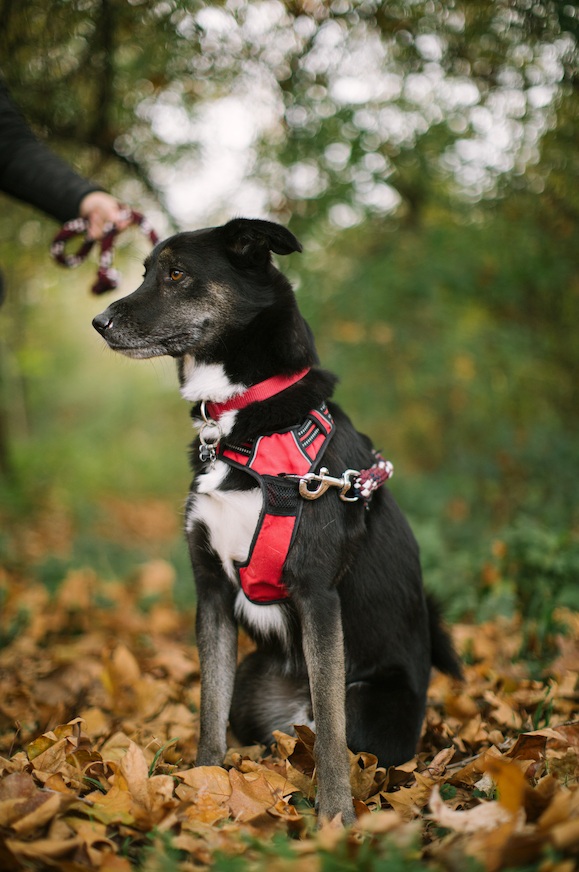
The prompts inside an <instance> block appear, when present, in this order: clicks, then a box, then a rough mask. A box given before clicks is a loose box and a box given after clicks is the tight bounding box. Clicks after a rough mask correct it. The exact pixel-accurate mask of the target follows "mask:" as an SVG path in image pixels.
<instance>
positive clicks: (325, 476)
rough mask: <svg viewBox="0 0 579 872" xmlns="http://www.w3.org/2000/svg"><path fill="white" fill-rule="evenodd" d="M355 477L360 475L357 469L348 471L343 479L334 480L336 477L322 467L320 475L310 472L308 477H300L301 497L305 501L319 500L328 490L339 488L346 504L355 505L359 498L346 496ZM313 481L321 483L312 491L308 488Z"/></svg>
mask: <svg viewBox="0 0 579 872" xmlns="http://www.w3.org/2000/svg"><path fill="white" fill-rule="evenodd" d="M354 475H359V472H358V471H357V470H356V469H347V470H346V471H345V473H344V474H343V476H342V477H341V478H334V476H331V475H329V470H328V469H326V467H325V466H322V468H321V469H320V471H319V473H315V472H308V473H306V475H302V476H300V478H299V482H300V485H299V492H300V496H302V497H304V499H306V500H317V499H318V497H321V496H322V494H325V492H326V491H327V490H328V488H330V487H339V488H340V493H339V497H340V499H341V500H343V501H344V502H345V503H355V502H356V500H357V499H358V497H349V496H346V494H347V493H348V491H349V490H350V488H351V487H352V481H351V478H352V476H354ZM296 478H297V476H296ZM312 481H313V482H319V484H318V487H317V488H316V489H315V490H310V488H309V487H308V484H309V482H312Z"/></svg>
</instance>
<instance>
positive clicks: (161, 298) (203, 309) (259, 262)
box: [93, 218, 302, 361]
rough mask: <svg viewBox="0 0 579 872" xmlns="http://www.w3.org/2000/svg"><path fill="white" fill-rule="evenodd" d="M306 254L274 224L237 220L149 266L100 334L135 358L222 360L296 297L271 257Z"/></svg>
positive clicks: (101, 319) (179, 243) (174, 247)
mask: <svg viewBox="0 0 579 872" xmlns="http://www.w3.org/2000/svg"><path fill="white" fill-rule="evenodd" d="M301 250H302V247H301V245H300V243H299V242H298V240H297V239H296V238H295V236H294V235H293V234H292V233H290V231H289V230H287V229H286V228H285V227H282V226H281V225H279V224H274V223H272V222H270V221H261V220H254V219H248V218H235V219H234V220H233V221H230V222H229V223H228V224H225V225H223V226H222V227H211V228H209V229H206V230H196V231H194V232H190V233H178V234H177V235H176V236H172V237H171V238H170V239H167V240H165V241H164V242H161V243H159V245H157V246H156V247H155V249H154V250H153V252H152V253H151V254H150V256H149V257H148V258H147V259H146V261H145V275H144V278H143V283H142V284H141V286H140V287H139V288H137V290H136V291H134V293H132V294H130V295H129V296H128V297H124V298H123V299H121V300H117V301H116V302H115V303H112V304H111V305H110V306H109V307H108V308H107V309H106V310H105V311H104V312H102V313H101V314H100V315H97V317H96V318H95V319H94V320H93V326H94V327H95V329H96V330H98V332H99V333H100V334H101V335H102V336H103V337H104V338H105V340H106V341H107V343H108V345H109V346H110V348H112V349H113V350H114V351H119V352H121V353H122V354H125V355H127V356H128V357H134V358H148V357H159V356H161V355H170V356H171V357H183V356H184V355H192V356H194V357H195V358H197V359H204V360H207V361H212V360H217V359H219V358H220V356H221V355H222V354H223V351H222V350H221V351H220V348H221V349H222V348H223V347H224V346H225V345H226V344H227V341H228V339H230V338H231V337H234V336H235V335H239V334H240V333H241V332H242V331H243V330H244V329H245V328H247V327H248V325H250V324H251V323H252V322H253V321H254V320H255V319H256V318H257V316H259V315H260V314H261V313H263V312H265V311H266V310H269V309H271V308H272V307H274V306H275V304H276V303H277V304H282V305H283V303H284V300H285V303H286V305H287V302H288V299H289V298H288V294H289V295H290V296H293V293H292V292H291V288H290V286H289V284H288V282H287V281H286V279H285V278H284V277H283V276H282V274H281V273H280V272H279V271H278V270H277V269H276V268H275V267H274V266H273V264H272V262H271V252H272V251H273V252H275V253H276V254H291V253H292V252H294V251H301Z"/></svg>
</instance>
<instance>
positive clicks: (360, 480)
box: [280, 451, 394, 508]
mask: <svg viewBox="0 0 579 872" xmlns="http://www.w3.org/2000/svg"><path fill="white" fill-rule="evenodd" d="M372 454H373V455H374V458H375V460H376V462H375V463H374V464H373V465H372V466H371V467H370V468H369V469H361V470H357V469H347V470H346V471H345V472H344V473H343V474H342V476H341V477H340V478H335V477H334V476H333V475H330V474H329V470H328V469H326V467H325V466H322V468H321V469H320V471H319V472H307V473H306V474H305V475H297V474H291V473H280V474H281V475H283V476H284V478H290V479H294V480H295V481H298V482H299V492H300V496H302V497H303V498H304V499H306V500H317V499H318V498H319V497H321V496H322V494H325V492H326V491H327V490H328V488H330V487H339V488H340V493H339V497H340V499H341V500H343V501H344V502H345V503H355V502H356V501H357V500H360V499H361V500H362V502H363V503H364V506H365V507H366V508H368V506H369V503H370V500H371V499H372V495H373V493H374V491H375V490H377V489H378V488H379V487H381V486H382V485H383V484H384V483H385V482H387V481H388V479H389V478H392V475H393V473H394V467H393V466H392V464H391V463H390V461H389V460H385V459H384V458H383V457H382V455H381V454H379V453H378V452H377V451H373V452H372ZM312 484H313V485H314V488H313V489H312V487H311V485H312ZM351 493H353V496H351V495H350V494H351Z"/></svg>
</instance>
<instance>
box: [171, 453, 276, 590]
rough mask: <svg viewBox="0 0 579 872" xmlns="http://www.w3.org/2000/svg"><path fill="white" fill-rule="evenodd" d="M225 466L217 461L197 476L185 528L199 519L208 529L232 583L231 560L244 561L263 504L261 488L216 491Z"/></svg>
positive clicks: (222, 477) (223, 474)
mask: <svg viewBox="0 0 579 872" xmlns="http://www.w3.org/2000/svg"><path fill="white" fill-rule="evenodd" d="M226 474H227V466H226V465H225V463H223V462H222V461H220V460H218V461H217V462H216V464H215V469H213V470H209V472H207V473H205V474H203V475H201V476H199V480H198V492H197V494H196V496H195V497H194V499H193V500H192V501H191V503H190V506H189V508H188V511H187V519H186V524H185V526H186V529H187V530H188V531H190V530H191V529H192V527H193V524H194V523H195V521H202V522H203V523H204V524H205V526H206V527H207V529H208V531H209V541H210V543H211V547H212V548H213V550H214V551H215V552H216V553H217V554H218V555H219V558H220V560H221V562H222V564H223V567H224V569H225V571H226V572H227V574H228V576H229V577H230V578H231V580H232V581H234V582H235V583H236V584H237V583H238V579H237V573H236V571H235V567H234V565H233V562H234V561H235V560H237V561H239V562H241V563H243V561H245V560H247V556H248V554H249V548H250V546H251V541H252V539H253V534H254V533H255V528H256V527H257V522H258V520H259V514H260V512H261V507H262V505H263V497H262V495H261V490H259V489H258V488H255V489H254V490H249V491H235V490H233V491H231V490H220V489H219V484H220V483H221V482H222V481H223V479H224V478H225V476H226Z"/></svg>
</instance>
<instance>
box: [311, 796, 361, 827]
mask: <svg viewBox="0 0 579 872" xmlns="http://www.w3.org/2000/svg"><path fill="white" fill-rule="evenodd" d="M315 809H316V814H317V816H318V827H325V826H332V827H336V826H338V827H339V826H344V827H350V826H352V824H354V823H355V822H356V811H355V809H354V802H353V800H352V799H351V798H350V799H349V801H348V802H347V803H344V805H343V806H342V805H341V804H340V803H337V802H335V803H334V802H329V803H318V801H317V800H316V803H315Z"/></svg>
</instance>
